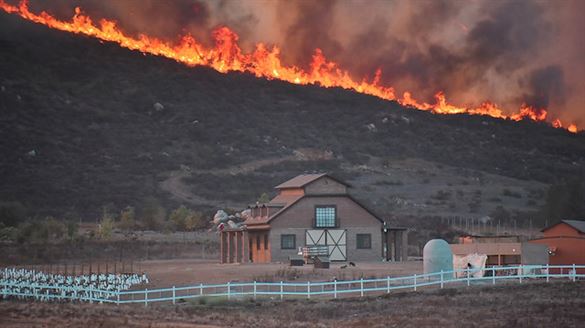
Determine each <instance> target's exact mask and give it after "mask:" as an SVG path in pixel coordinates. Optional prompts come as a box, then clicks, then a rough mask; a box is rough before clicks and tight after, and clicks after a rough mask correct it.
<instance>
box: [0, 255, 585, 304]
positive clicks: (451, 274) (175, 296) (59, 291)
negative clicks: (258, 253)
mask: <svg viewBox="0 0 585 328" xmlns="http://www.w3.org/2000/svg"><path fill="white" fill-rule="evenodd" d="M577 270H579V271H581V272H584V271H585V265H574V264H573V265H550V266H549V265H525V266H514V267H493V268H486V269H483V270H482V269H463V270H454V271H448V272H435V273H428V274H422V275H416V274H415V275H412V276H404V277H389V276H388V277H385V278H377V279H359V280H351V281H345V280H344V281H326V282H311V281H307V282H283V281H281V282H277V283H274V282H256V281H254V282H246V283H240V282H228V283H225V284H206V285H204V284H199V285H195V286H185V287H175V286H173V287H170V288H161V289H151V290H148V289H144V290H129V291H121V290H119V291H107V290H100V289H94V288H74V287H67V286H53V285H36V284H33V283H28V282H27V283H11V282H6V281H4V282H0V288H1V291H2V294H1V295H2V297H3V298H11V297H16V298H23V299H35V300H40V301H84V302H91V303H93V302H100V303H115V304H126V303H142V304H144V306H148V304H149V303H153V302H172V303H173V304H175V303H176V302H179V301H186V300H189V299H197V298H203V297H224V298H227V299H228V300H230V299H243V298H257V297H270V298H273V299H281V300H282V299H284V298H285V297H286V298H307V299H310V298H314V297H321V298H338V297H341V296H345V295H349V296H358V295H359V296H360V297H363V296H365V295H366V294H376V293H377V294H380V293H390V292H391V291H395V290H413V291H416V290H417V289H420V288H422V287H426V288H429V287H433V286H434V287H438V288H444V287H445V286H446V285H459V286H461V285H463V286H464V285H467V286H470V285H472V284H474V285H475V284H483V285H486V284H492V285H495V284H496V283H497V281H511V280H513V281H517V282H519V283H522V282H523V281H526V280H542V281H547V282H548V281H549V280H550V279H557V278H565V279H570V280H571V281H576V280H577V279H582V278H585V273H577ZM479 271H483V274H481V275H480V274H477V273H478V272H479ZM457 277H459V278H457Z"/></svg>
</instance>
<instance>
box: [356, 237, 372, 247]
mask: <svg viewBox="0 0 585 328" xmlns="http://www.w3.org/2000/svg"><path fill="white" fill-rule="evenodd" d="M356 237H357V238H356V244H357V248H358V249H370V248H372V235H371V234H369V233H364V234H361V233H358V234H357V236H356Z"/></svg>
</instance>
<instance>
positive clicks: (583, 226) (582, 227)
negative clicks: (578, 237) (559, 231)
mask: <svg viewBox="0 0 585 328" xmlns="http://www.w3.org/2000/svg"><path fill="white" fill-rule="evenodd" d="M561 222H563V223H566V224H568V225H570V226H571V227H573V228H575V229H577V230H578V231H579V232H582V233H585V221H579V220H561Z"/></svg>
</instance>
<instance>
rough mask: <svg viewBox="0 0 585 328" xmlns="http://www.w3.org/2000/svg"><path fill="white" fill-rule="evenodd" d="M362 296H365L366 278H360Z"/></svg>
mask: <svg viewBox="0 0 585 328" xmlns="http://www.w3.org/2000/svg"><path fill="white" fill-rule="evenodd" d="M360 296H361V297H363V296H364V278H361V279H360Z"/></svg>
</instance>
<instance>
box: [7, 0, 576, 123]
mask: <svg viewBox="0 0 585 328" xmlns="http://www.w3.org/2000/svg"><path fill="white" fill-rule="evenodd" d="M0 8H2V9H3V10H4V11H5V12H7V13H10V14H16V15H19V16H20V17H22V18H24V19H27V20H29V21H32V22H35V23H39V24H43V25H46V26H48V27H51V28H54V29H58V30H62V31H67V32H71V33H76V34H84V35H88V36H91V37H95V38H98V39H100V40H104V41H110V42H115V43H118V44H119V45H120V46H121V47H124V48H127V49H131V50H138V51H141V52H143V53H148V54H152V55H156V56H163V57H166V58H170V59H173V60H176V61H178V62H181V63H183V64H185V65H188V66H196V65H203V66H208V67H211V68H213V69H215V70H217V71H219V72H221V73H227V72H229V71H239V72H248V73H251V74H254V75H255V76H256V77H259V78H265V79H269V80H270V79H278V80H283V81H287V82H290V83H295V84H314V85H319V86H322V87H326V88H329V87H341V88H344V89H348V90H354V91H356V92H359V93H364V94H368V95H372V96H376V97H379V98H382V99H386V100H393V101H397V102H398V103H400V104H402V105H404V106H408V107H411V108H415V109H419V110H425V111H431V112H433V113H437V114H463V113H465V114H470V115H487V116H492V117H495V118H500V119H511V120H514V121H520V120H524V119H529V120H533V121H544V120H545V119H546V117H547V111H546V110H545V109H537V108H533V107H530V106H527V105H522V106H521V107H520V111H519V112H518V113H514V114H511V115H506V114H504V112H503V111H502V109H500V108H499V107H498V106H497V105H496V104H494V103H491V102H484V103H482V104H481V105H479V106H477V107H462V106H456V105H453V104H449V103H448V102H447V99H446V96H445V94H444V93H443V92H442V91H440V92H438V93H437V94H436V95H435V103H434V104H429V103H426V102H425V103H420V102H419V101H417V100H416V99H414V98H413V96H412V94H411V93H410V92H405V93H404V94H403V96H402V98H397V97H396V95H395V94H394V88H392V87H389V86H383V85H380V80H381V76H382V71H381V70H377V71H376V74H375V76H374V78H373V80H372V81H368V80H367V79H363V80H361V81H359V82H358V81H357V80H355V79H353V78H352V77H351V76H350V74H349V72H348V71H347V70H344V69H342V68H340V67H339V66H338V64H337V63H335V62H333V61H329V60H327V58H326V57H325V55H324V54H323V52H322V51H321V50H320V49H315V53H314V54H313V57H312V61H311V64H310V69H309V70H308V71H305V70H303V69H300V68H299V67H297V66H284V65H283V64H282V62H281V59H280V49H279V48H278V47H277V46H272V47H271V48H268V47H267V46H266V45H264V44H263V43H259V44H257V45H256V49H255V50H254V51H253V52H251V53H244V52H243V51H242V50H241V48H240V47H239V45H238V35H237V34H236V33H234V32H233V31H232V30H230V29H229V28H228V27H220V28H218V29H216V30H215V31H213V38H214V40H215V47H213V48H208V47H205V46H204V45H202V44H201V43H198V42H197V41H196V40H195V39H194V38H193V37H192V36H191V35H184V36H182V37H181V38H180V40H179V42H178V43H177V44H175V45H173V44H169V43H167V42H165V41H162V40H160V39H157V38H153V37H150V36H147V35H143V34H142V35H139V36H138V37H137V38H134V37H129V36H127V35H125V34H124V33H123V32H122V31H121V30H120V29H119V28H118V27H117V25H116V22H114V21H111V20H106V19H102V20H100V21H99V24H94V23H93V21H92V20H91V18H90V17H88V16H86V15H83V14H82V11H81V9H80V8H75V15H74V16H73V18H72V19H71V21H69V22H66V21H60V20H58V19H56V18H54V17H53V16H51V15H50V14H48V13H47V12H44V11H43V12H41V13H40V14H35V13H32V12H31V11H30V10H29V8H28V1H27V0H22V1H20V3H19V5H18V6H14V5H9V4H7V3H6V2H5V1H4V0H0ZM552 124H553V126H555V127H558V128H561V127H562V123H561V121H560V120H558V119H556V120H554V121H553V123H552ZM568 131H571V132H577V126H576V125H575V124H571V125H570V126H569V127H568Z"/></svg>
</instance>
